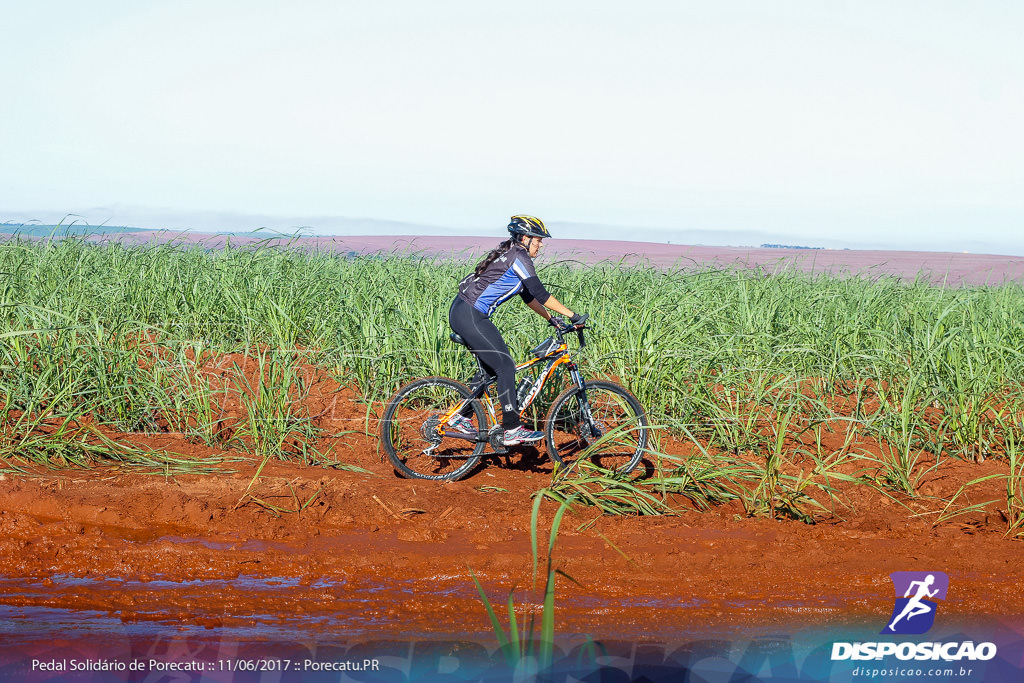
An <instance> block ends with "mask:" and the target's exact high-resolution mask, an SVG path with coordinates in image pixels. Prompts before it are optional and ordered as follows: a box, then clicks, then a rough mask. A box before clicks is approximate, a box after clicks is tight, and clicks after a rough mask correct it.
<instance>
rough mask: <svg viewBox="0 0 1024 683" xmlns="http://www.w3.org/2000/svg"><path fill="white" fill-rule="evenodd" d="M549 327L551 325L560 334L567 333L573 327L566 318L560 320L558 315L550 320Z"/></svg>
mask: <svg viewBox="0 0 1024 683" xmlns="http://www.w3.org/2000/svg"><path fill="white" fill-rule="evenodd" d="M548 325H551V327H553V328H555V329H556V330H558V331H559V332H566V331H568V330H569V328H570V327H571V326H570V325H569V323H567V322H565V318H560V317H559V316H557V315H553V316H551V317H550V318H548Z"/></svg>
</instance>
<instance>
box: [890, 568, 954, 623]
mask: <svg viewBox="0 0 1024 683" xmlns="http://www.w3.org/2000/svg"><path fill="white" fill-rule="evenodd" d="M889 578H891V579H892V583H893V587H894V588H895V589H896V605H895V606H894V607H893V610H892V617H891V618H890V619H889V625H888V626H886V627H885V628H884V629H882V631H881V632H882V633H883V634H884V633H901V634H904V635H912V634H920V633H926V632H927V631H928V629H930V628H931V627H932V625H933V624H934V623H935V612H936V610H937V608H938V605H937V604H936V602H935V600H933V599H932V598H935V599H938V600H945V599H946V591H947V590H948V589H949V577H948V576H946V575H945V574H944V573H943V572H893V573H892V574H890V575H889ZM900 596H902V597H900Z"/></svg>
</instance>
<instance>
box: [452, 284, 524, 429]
mask: <svg viewBox="0 0 1024 683" xmlns="http://www.w3.org/2000/svg"><path fill="white" fill-rule="evenodd" d="M448 324H449V325H451V326H452V330H454V331H455V332H456V333H457V334H458V335H459V336H461V337H462V338H463V339H465V340H466V343H467V344H469V349H470V351H472V352H473V355H475V356H476V357H477V360H479V361H480V364H481V365H482V366H483V367H484V370H486V371H487V372H489V373H490V374H492V375H494V376H495V377H497V378H498V381H497V385H498V400H500V401H501V426H502V427H504V428H505V429H515V428H516V427H518V426H519V425H521V424H522V420H520V419H519V405H518V402H517V400H516V362H515V361H514V360H512V354H510V353H509V352H508V344H506V343H505V339H504V338H503V337H502V336H501V332H499V331H498V328H497V327H495V326H494V323H492V322H491V319H490V318H488V317H487V316H486V315H484V314H483V313H481V312H480V311H478V310H476V309H475V308H473V307H472V306H470V305H469V304H468V303H466V302H465V301H463V300H462V299H461V298H459V297H455V301H453V302H452V307H451V309H450V310H449V311H448Z"/></svg>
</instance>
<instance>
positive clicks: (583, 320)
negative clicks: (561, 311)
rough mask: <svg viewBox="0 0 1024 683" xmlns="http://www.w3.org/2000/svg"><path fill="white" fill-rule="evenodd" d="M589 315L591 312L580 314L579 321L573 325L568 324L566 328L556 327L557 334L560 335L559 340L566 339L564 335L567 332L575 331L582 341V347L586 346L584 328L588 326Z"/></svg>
mask: <svg viewBox="0 0 1024 683" xmlns="http://www.w3.org/2000/svg"><path fill="white" fill-rule="evenodd" d="M589 317H590V314H589V313H584V314H583V315H581V316H580V319H579V320H578V321H577V322H575V323H573V324H571V325H567V326H566V327H564V328H559V327H555V334H556V335H558V341H559V342H564V341H565V337H564V335H565V334H567V333H569V332H575V333H576V338H577V339H579V342H580V348H581V349H582V348H583V347H584V346H586V345H587V342H586V340H585V339H584V338H583V330H584V328H586V326H587V318H589Z"/></svg>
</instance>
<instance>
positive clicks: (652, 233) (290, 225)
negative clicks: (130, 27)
mask: <svg viewBox="0 0 1024 683" xmlns="http://www.w3.org/2000/svg"><path fill="white" fill-rule="evenodd" d="M39 216H43V217H44V218H39ZM90 219H91V220H90ZM4 223H6V224H11V223H17V224H24V225H32V224H38V225H45V226H54V225H59V224H63V225H70V224H74V225H78V226H86V227H90V228H95V229H96V231H97V232H102V231H103V230H105V229H122V228H128V229H137V230H174V231H185V232H196V233H204V234H216V233H233V234H249V233H256V234H261V235H264V236H266V235H272V234H274V233H279V234H282V235H296V234H299V235H308V236H321V237H331V236H337V237H345V236H396V237H402V236H444V235H461V236H467V237H470V236H479V237H487V236H490V235H492V234H493V235H494V237H495V238H502V237H504V236H505V232H504V222H499V224H498V225H495V226H481V227H480V228H452V227H445V226H437V225H427V224H422V223H413V222H404V221H390V220H380V219H374V218H349V217H344V216H306V217H292V218H289V217H281V216H269V215H257V214H247V213H232V212H222V211H194V212H189V211H167V210H164V211H159V210H151V209H145V208H140V207H123V206H122V207H97V208H93V209H88V210H84V211H82V212H80V213H79V212H75V213H66V214H59V213H54V212H42V211H40V212H8V213H7V214H0V225H2V224H4ZM547 225H548V227H549V229H551V231H552V233H553V235H554V236H555V237H554V239H558V238H562V239H582V240H624V241H633V242H650V243H671V244H684V245H685V244H690V245H695V246H721V247H760V246H761V245H764V244H779V245H786V246H794V247H796V246H799V247H809V248H821V249H857V250H880V251H931V252H970V253H987V254H1000V255H1008V256H1024V244H1022V245H1020V246H1016V245H1006V244H994V243H989V242H985V241H983V240H970V239H960V240H956V239H947V240H945V241H944V242H943V243H941V244H938V245H934V246H926V245H923V244H920V243H913V242H911V241H900V240H899V239H893V240H889V241H882V240H868V241H865V240H856V239H848V240H844V239H837V238H828V237H820V238H814V237H808V236H805V235H799V234H793V233H785V232H780V231H763V230H701V229H668V228H656V227H644V226H617V225H607V224H604V225H602V224H596V223H578V222H571V221H547Z"/></svg>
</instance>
